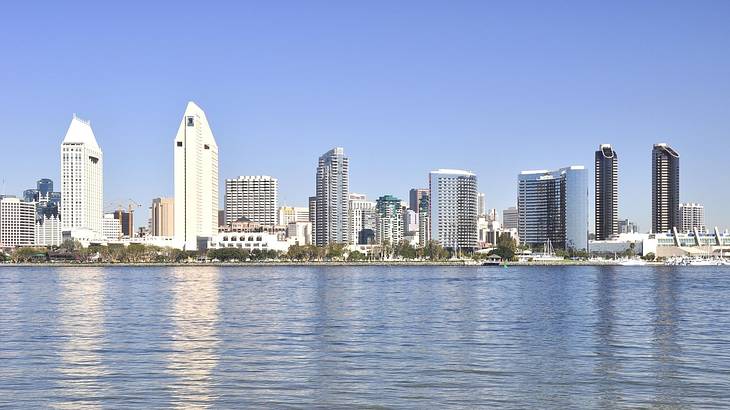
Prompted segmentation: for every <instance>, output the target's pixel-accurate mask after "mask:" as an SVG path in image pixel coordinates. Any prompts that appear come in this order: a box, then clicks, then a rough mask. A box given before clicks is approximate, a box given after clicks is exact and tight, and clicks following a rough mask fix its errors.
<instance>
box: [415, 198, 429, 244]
mask: <svg viewBox="0 0 730 410" xmlns="http://www.w3.org/2000/svg"><path fill="white" fill-rule="evenodd" d="M430 240H431V201H430V200H429V195H428V194H426V195H423V196H421V199H420V201H419V203H418V244H419V245H420V246H425V245H426V244H428V242H429V241H430Z"/></svg>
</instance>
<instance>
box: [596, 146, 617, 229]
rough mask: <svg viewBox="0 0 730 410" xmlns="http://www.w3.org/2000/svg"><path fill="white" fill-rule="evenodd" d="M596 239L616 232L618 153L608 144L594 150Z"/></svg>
mask: <svg viewBox="0 0 730 410" xmlns="http://www.w3.org/2000/svg"><path fill="white" fill-rule="evenodd" d="M595 178H596V239H597V240H599V241H605V240H606V239H608V238H609V237H610V236H611V235H616V234H618V233H619V232H618V155H617V154H616V151H614V150H613V148H611V145H609V144H603V145H601V146H600V147H599V148H598V151H596V174H595Z"/></svg>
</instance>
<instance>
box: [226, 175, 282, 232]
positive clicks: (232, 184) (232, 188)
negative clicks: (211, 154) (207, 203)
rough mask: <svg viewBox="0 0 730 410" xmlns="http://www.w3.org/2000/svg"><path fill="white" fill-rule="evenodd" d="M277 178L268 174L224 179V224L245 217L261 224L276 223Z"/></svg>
mask: <svg viewBox="0 0 730 410" xmlns="http://www.w3.org/2000/svg"><path fill="white" fill-rule="evenodd" d="M278 202H279V180H278V179H276V178H274V177H271V176H268V175H256V176H240V177H238V178H229V179H226V195H225V210H226V224H230V223H232V222H233V221H235V220H237V219H239V218H241V217H245V218H248V219H249V220H251V221H254V222H258V223H260V224H262V225H276V223H277V216H278V215H277V212H276V209H277V206H278Z"/></svg>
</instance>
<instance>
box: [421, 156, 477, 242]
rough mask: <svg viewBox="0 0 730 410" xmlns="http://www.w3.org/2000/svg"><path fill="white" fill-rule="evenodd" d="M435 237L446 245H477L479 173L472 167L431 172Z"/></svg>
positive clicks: (432, 222)
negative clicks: (465, 169) (464, 169)
mask: <svg viewBox="0 0 730 410" xmlns="http://www.w3.org/2000/svg"><path fill="white" fill-rule="evenodd" d="M429 191H430V194H429V199H430V201H431V202H430V219H431V221H430V222H431V234H430V235H431V238H432V239H433V240H435V241H437V242H439V243H440V244H441V245H442V246H443V247H445V248H451V249H466V250H473V249H474V248H476V246H477V202H478V201H477V177H476V175H475V174H474V173H472V172H470V171H463V170H458V169H439V170H435V171H431V172H430V173H429Z"/></svg>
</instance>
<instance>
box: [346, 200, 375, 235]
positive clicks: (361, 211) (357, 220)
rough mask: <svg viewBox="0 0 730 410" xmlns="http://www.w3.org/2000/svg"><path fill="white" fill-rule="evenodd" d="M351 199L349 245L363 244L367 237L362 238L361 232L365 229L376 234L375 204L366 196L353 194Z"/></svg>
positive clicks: (349, 208)
mask: <svg viewBox="0 0 730 410" xmlns="http://www.w3.org/2000/svg"><path fill="white" fill-rule="evenodd" d="M349 198H350V199H349V200H348V205H347V206H348V218H349V226H350V238H349V240H348V243H350V244H353V245H357V244H363V242H362V240H363V238H364V240H367V236H365V237H363V238H361V235H360V234H361V232H362V231H363V230H365V229H367V230H371V231H373V232H375V225H376V216H375V202H374V201H369V200H368V198H367V196H366V195H364V194H356V193H351V194H350V195H349Z"/></svg>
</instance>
